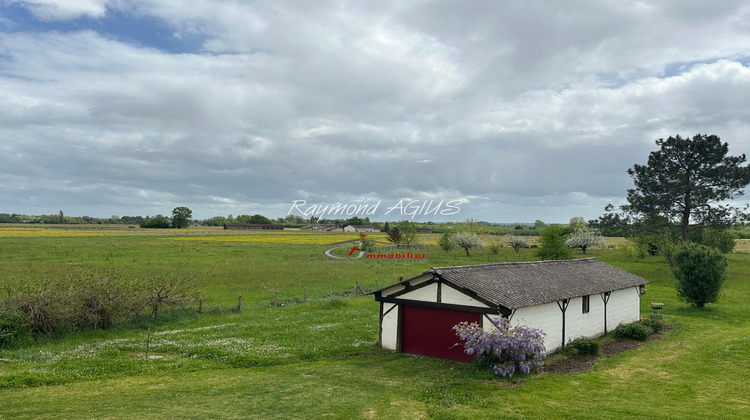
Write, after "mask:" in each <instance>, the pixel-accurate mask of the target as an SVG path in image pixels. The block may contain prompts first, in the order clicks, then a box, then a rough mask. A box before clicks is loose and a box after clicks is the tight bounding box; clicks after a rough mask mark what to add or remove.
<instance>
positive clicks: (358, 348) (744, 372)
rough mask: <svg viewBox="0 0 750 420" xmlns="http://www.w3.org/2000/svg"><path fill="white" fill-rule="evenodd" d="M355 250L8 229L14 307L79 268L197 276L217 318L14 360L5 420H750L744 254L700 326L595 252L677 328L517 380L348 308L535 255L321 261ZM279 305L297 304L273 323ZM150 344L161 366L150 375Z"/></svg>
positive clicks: (652, 269)
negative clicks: (427, 348) (356, 293)
mask: <svg viewBox="0 0 750 420" xmlns="http://www.w3.org/2000/svg"><path fill="white" fill-rule="evenodd" d="M369 236H370V235H368V237H369ZM371 236H372V237H373V239H375V240H378V235H377V234H373V235H371ZM355 237H356V235H354V234H350V235H348V234H342V233H336V234H323V233H305V232H272V233H271V232H227V231H223V230H221V229H209V228H201V229H187V230H179V231H175V230H163V231H160V230H155V231H154V230H143V229H138V228H128V227H118V228H110V227H107V228H101V227H94V226H82V227H75V228H69V227H65V226H57V227H39V226H35V227H27V226H7V227H5V226H0V255H2V270H1V271H0V295H2V296H4V294H5V293H8V291H9V290H12V289H14V288H17V287H19V286H22V285H23V283H24V282H27V281H33V279H35V278H37V277H39V276H48V277H52V278H54V275H55V273H56V272H59V271H60V270H63V269H64V268H65V267H66V266H73V265H83V266H108V265H112V266H116V267H118V268H119V269H121V270H125V271H127V270H131V269H132V270H140V271H142V272H146V273H148V272H153V273H157V272H161V271H163V270H180V271H181V272H185V273H189V274H190V275H192V276H195V278H196V279H198V281H199V282H200V284H201V290H202V294H203V296H204V299H205V303H204V309H205V313H204V314H198V313H197V311H195V310H186V311H182V312H178V313H171V314H168V315H165V316H160V317H159V318H157V319H155V320H150V319H140V320H136V321H133V322H130V323H127V324H123V325H119V326H116V327H114V328H111V329H108V330H103V331H102V330H99V331H86V332H78V333H71V334H67V335H64V336H62V337H56V338H43V339H38V340H37V341H36V342H32V343H27V345H25V346H23V347H20V348H13V349H6V350H0V418H56V417H57V418H102V417H115V418H155V417H164V418H178V417H190V418H209V417H210V418H214V417H221V418H248V417H251V418H345V419H348V418H394V419H402V418H446V419H447V418H451V419H453V418H466V419H476V418H511V419H516V418H517V419H555V418H559V419H564V418H582V419H586V418H592V419H593V418H597V419H602V418H604V419H619V418H628V417H630V418H659V419H664V418H666V419H683V418H729V419H731V418H736V419H744V418H746V417H747V413H748V412H750V398H748V395H750V384H749V383H748V381H747V378H748V377H750V284H749V282H748V280H747V279H748V278H749V276H750V254H747V253H745V252H746V251H747V250H750V246H748V244H746V243H744V241H743V242H742V243H740V244H739V246H738V248H737V249H738V250H739V251H741V252H736V253H734V254H732V255H730V262H731V267H730V277H729V280H728V281H727V283H726V286H725V294H724V297H723V299H722V300H721V302H720V303H719V304H716V305H709V306H708V307H707V308H704V309H696V308H692V307H689V306H688V305H686V304H684V303H680V302H678V301H677V300H676V297H675V293H674V288H673V286H672V282H673V281H672V279H671V276H670V274H669V269H668V265H667V264H666V262H665V261H664V260H663V259H661V258H659V257H647V258H645V259H638V258H635V257H634V256H632V255H630V254H629V253H627V252H623V251H622V250H620V249H619V248H618V249H615V248H614V247H610V248H607V249H595V250H589V253H588V254H589V255H591V256H596V257H598V258H600V259H601V260H603V261H605V262H608V263H611V264H613V265H615V266H618V267H620V268H623V269H625V270H628V271H630V272H632V273H634V274H637V275H640V276H643V277H645V278H647V279H648V280H650V281H651V282H652V284H650V285H649V286H648V293H647V295H646V296H645V297H644V298H643V300H642V311H643V312H644V313H646V312H647V311H648V307H649V302H664V303H665V309H664V316H665V319H666V321H667V323H669V324H671V325H672V326H673V327H674V328H673V329H671V330H669V331H667V332H664V333H663V334H662V338H661V339H659V340H652V341H649V342H647V343H645V344H644V345H643V346H642V347H641V348H639V349H636V350H630V351H627V352H625V353H623V354H620V355H617V356H613V357H609V358H602V359H601V360H600V361H599V362H597V364H596V365H595V366H594V369H592V370H591V371H587V372H583V373H577V374H572V375H552V374H534V373H532V374H531V375H520V376H515V377H514V378H513V379H511V380H509V379H503V378H497V377H494V376H493V375H492V374H491V372H489V371H481V370H477V369H476V368H475V367H474V366H473V365H465V364H460V363H455V362H450V361H443V360H437V359H430V358H425V357H414V356H407V355H402V354H397V353H393V352H388V351H384V350H381V349H379V348H378V347H377V346H376V339H377V329H378V320H377V312H378V305H377V304H376V302H375V301H374V299H373V298H372V297H371V296H365V297H358V298H351V297H342V296H339V295H344V294H346V293H347V292H349V291H351V290H352V288H353V287H354V284H355V281H358V282H359V283H360V285H361V286H362V287H363V288H364V289H366V290H373V289H374V288H375V287H376V284H377V285H378V286H380V287H382V286H385V285H387V284H390V283H393V282H396V281H398V279H399V277H404V278H406V277H410V276H413V275H416V274H418V273H421V272H422V271H425V270H426V269H428V268H429V267H430V266H446V265H464V264H477V263H487V262H504V261H517V260H520V261H522V260H533V259H535V258H534V256H533V250H528V249H527V250H521V252H520V253H519V254H516V253H515V252H513V250H512V249H510V248H507V247H505V248H501V250H500V252H499V253H498V254H492V253H491V252H489V251H488V250H486V249H485V250H478V251H473V252H472V256H471V257H470V258H467V257H466V256H465V254H464V252H463V250H454V251H451V252H448V253H446V252H443V251H442V250H440V249H439V248H438V247H436V246H431V247H430V251H429V253H428V254H429V259H428V262H427V263H426V264H331V263H329V262H328V261H327V260H326V257H324V256H323V254H322V253H323V251H324V250H325V249H326V246H325V244H328V243H332V242H338V241H342V240H348V239H353V238H355ZM437 237H438V236H437V235H425V236H423V238H422V239H423V240H424V242H426V243H432V244H434V243H435V240H436V239H437ZM380 239H382V238H380ZM614 242H617V243H619V242H621V240H615V241H611V243H614ZM618 246H619V245H618ZM329 287H330V288H331V289H332V291H333V292H334V294H335V295H337V296H329V295H328V292H329ZM304 288H307V294H308V301H307V302H302V297H303V293H304ZM275 293H278V296H279V301H281V302H285V303H294V304H286V305H284V306H282V307H272V305H271V304H272V302H273V299H274V294H275ZM240 294H242V295H243V307H242V311H241V312H237V311H236V310H235V308H236V306H237V298H238V296H239V295H240ZM147 341H148V349H149V355H150V356H156V357H157V358H148V359H147V358H145V357H144V356H145V351H146V347H147Z"/></svg>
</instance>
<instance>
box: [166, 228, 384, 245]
mask: <svg viewBox="0 0 750 420" xmlns="http://www.w3.org/2000/svg"><path fill="white" fill-rule="evenodd" d="M358 238H359V235H358V234H356V233H334V234H327V233H300V232H294V231H292V232H277V233H246V234H242V235H241V234H237V235H216V236H204V235H195V236H180V237H170V238H162V239H170V240H178V241H211V242H265V243H280V244H298V245H307V244H316V245H323V244H330V243H335V242H342V241H348V240H351V239H358ZM366 239H372V240H375V241H385V235H378V236H375V237H372V238H371V237H370V235H367V238H366Z"/></svg>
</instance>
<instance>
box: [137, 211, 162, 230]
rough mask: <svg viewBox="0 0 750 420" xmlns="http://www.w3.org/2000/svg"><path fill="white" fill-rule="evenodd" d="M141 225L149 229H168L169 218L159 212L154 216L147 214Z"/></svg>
mask: <svg viewBox="0 0 750 420" xmlns="http://www.w3.org/2000/svg"><path fill="white" fill-rule="evenodd" d="M141 227H142V228H149V229H167V228H168V227H169V219H167V218H166V217H164V216H162V215H161V214H157V215H156V216H154V217H149V216H146V218H145V219H143V222H142V223H141Z"/></svg>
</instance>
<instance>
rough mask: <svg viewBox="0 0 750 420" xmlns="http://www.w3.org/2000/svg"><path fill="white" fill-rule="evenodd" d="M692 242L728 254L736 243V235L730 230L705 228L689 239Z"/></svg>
mask: <svg viewBox="0 0 750 420" xmlns="http://www.w3.org/2000/svg"><path fill="white" fill-rule="evenodd" d="M691 239H692V240H693V241H694V242H696V243H699V244H701V245H705V246H708V247H711V248H716V249H718V250H719V251H721V252H723V253H725V254H729V253H730V252H732V250H733V249H734V245H735V244H736V243H737V235H736V234H735V233H734V232H733V231H730V230H721V229H712V228H705V229H701V230H700V231H698V232H697V233H696V234H694V236H693V237H692V238H691Z"/></svg>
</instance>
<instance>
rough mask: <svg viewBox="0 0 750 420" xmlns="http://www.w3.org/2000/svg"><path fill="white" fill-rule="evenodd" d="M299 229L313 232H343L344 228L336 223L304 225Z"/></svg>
mask: <svg viewBox="0 0 750 420" xmlns="http://www.w3.org/2000/svg"><path fill="white" fill-rule="evenodd" d="M299 230H304V231H313V232H343V231H344V229H341V228H340V227H337V226H336V225H307V226H302V227H301V228H299Z"/></svg>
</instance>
